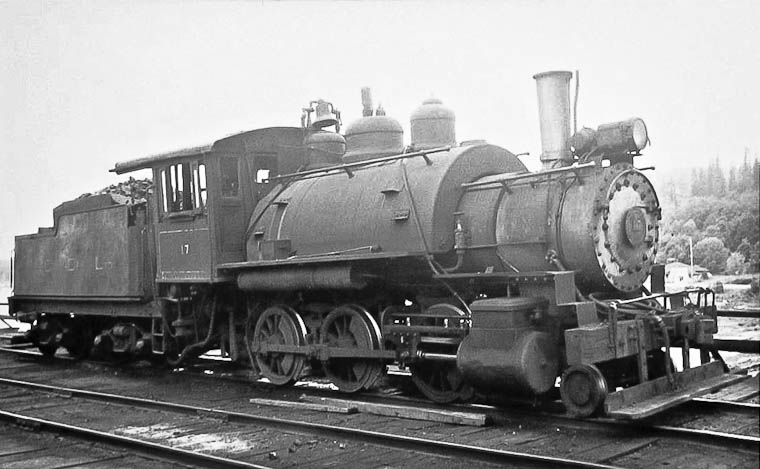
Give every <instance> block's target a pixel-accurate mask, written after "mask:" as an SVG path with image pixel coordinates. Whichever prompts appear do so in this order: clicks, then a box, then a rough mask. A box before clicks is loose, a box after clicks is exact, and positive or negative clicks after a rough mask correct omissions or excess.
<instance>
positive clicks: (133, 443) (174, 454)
mask: <svg viewBox="0 0 760 469" xmlns="http://www.w3.org/2000/svg"><path fill="white" fill-rule="evenodd" d="M0 419H2V420H5V421H7V422H10V423H15V424H20V425H26V426H29V427H32V428H34V429H40V430H48V431H51V432H56V433H64V434H68V435H71V436H75V437H78V438H84V439H86V440H88V441H93V440H94V441H97V442H100V443H106V444H109V445H113V446H118V447H120V448H123V449H127V450H130V451H135V452H138V453H139V454H140V455H141V456H145V455H147V456H152V457H157V458H161V459H168V460H170V461H171V462H177V463H183V464H192V465H197V466H200V467H209V468H244V469H271V468H269V467H268V466H261V465H258V464H252V463H247V462H244V461H239V460H235V459H229V458H223V457H220V456H213V455H210V454H204V453H197V452H193V451H188V450H184V449H180V448H174V447H171V446H166V445H161V444H158V443H153V442H150V441H145V440H139V439H137V438H130V437H127V436H121V435H115V434H113V433H108V432H103V431H99V430H93V429H91V428H84V427H77V426H75V425H69V424H66V423H61V422H54V421H52V420H45V419H41V418H37V417H29V416H27V415H21V414H16V413H13V412H6V411H4V410H0Z"/></svg>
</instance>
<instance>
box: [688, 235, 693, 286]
mask: <svg viewBox="0 0 760 469" xmlns="http://www.w3.org/2000/svg"><path fill="white" fill-rule="evenodd" d="M689 266H690V267H689V278H691V279H693V278H694V248H693V246H692V244H691V236H689Z"/></svg>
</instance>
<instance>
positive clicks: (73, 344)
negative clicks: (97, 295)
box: [61, 321, 94, 360]
mask: <svg viewBox="0 0 760 469" xmlns="http://www.w3.org/2000/svg"><path fill="white" fill-rule="evenodd" d="M93 338H94V337H93V334H92V329H91V327H90V326H89V325H87V324H86V323H85V322H84V321H82V322H75V323H72V324H69V325H68V326H67V327H64V329H63V339H62V341H61V345H63V347H64V348H65V349H66V351H67V352H68V353H69V355H71V356H72V357H74V358H76V359H79V360H81V359H84V358H87V356H88V355H89V354H90V349H91V348H92V340H93Z"/></svg>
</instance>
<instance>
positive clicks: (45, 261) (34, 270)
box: [9, 71, 732, 418]
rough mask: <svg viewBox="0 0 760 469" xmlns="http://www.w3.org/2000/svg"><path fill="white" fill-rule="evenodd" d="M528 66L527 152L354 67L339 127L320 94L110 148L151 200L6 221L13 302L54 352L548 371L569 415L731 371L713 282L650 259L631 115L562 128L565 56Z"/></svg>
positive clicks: (425, 376) (372, 379)
mask: <svg viewBox="0 0 760 469" xmlns="http://www.w3.org/2000/svg"><path fill="white" fill-rule="evenodd" d="M533 78H534V79H535V81H536V84H537V91H538V103H539V116H540V127H541V140H542V154H541V162H542V169H541V170H540V171H536V172H530V171H528V170H527V169H526V167H525V166H524V165H523V163H522V162H521V161H520V160H519V159H518V158H517V156H515V155H514V154H513V153H511V152H510V151H508V150H506V149H504V148H501V147H498V146H495V145H491V144H488V143H486V142H484V141H469V142H463V143H459V144H458V143H457V141H456V137H455V116H454V113H453V112H452V111H451V110H450V109H449V108H448V107H446V106H444V105H443V103H442V102H441V101H440V100H437V99H434V98H431V99H428V100H426V101H424V102H423V103H422V104H421V105H420V106H419V108H418V109H417V110H415V112H414V113H413V114H412V116H411V143H410V144H409V145H405V143H404V138H403V130H402V127H401V125H400V124H399V123H398V122H397V121H396V120H395V119H393V118H391V117H389V116H387V115H386V114H385V112H384V110H383V109H382V108H377V109H375V108H374V106H373V104H372V98H371V94H370V91H369V89H363V90H362V105H363V112H362V114H363V115H362V117H361V118H359V119H358V120H357V121H355V122H353V123H351V124H350V125H349V126H348V127H347V128H346V129H345V131H344V132H343V133H340V126H341V124H342V123H341V119H340V112H339V111H338V110H337V109H336V108H335V107H334V106H333V105H332V104H331V103H329V102H326V101H322V100H316V101H313V102H311V103H310V104H309V106H307V107H306V108H304V109H303V110H302V116H301V126H300V127H273V128H263V129H257V130H252V131H248V132H243V133H240V134H237V135H232V136H229V137H226V138H223V139H221V140H218V141H216V142H214V143H212V144H210V145H206V146H201V147H195V148H188V149H183V150H179V151H175V152H171V153H165V154H160V155H155V156H150V157H146V158H141V159H136V160H133V161H128V162H124V163H118V164H116V166H115V168H114V169H113V170H112V171H113V172H115V173H117V174H124V173H130V172H132V171H136V170H142V169H151V170H152V173H153V187H152V191H151V193H150V194H149V196H148V197H147V199H145V200H133V199H127V200H124V198H123V197H121V198H120V197H116V196H114V195H113V194H100V195H96V196H90V197H84V198H80V199H77V200H73V201H69V202H65V203H63V204H62V205H60V206H58V207H57V208H56V209H55V210H54V212H53V217H54V226H53V227H52V228H41V229H40V230H39V232H38V233H36V234H31V235H23V236H18V237H16V247H15V263H14V271H15V284H14V295H13V296H12V297H11V298H9V304H10V311H11V313H12V314H13V315H14V316H16V317H17V318H18V319H19V320H21V321H25V322H28V323H31V325H32V327H31V329H30V332H29V333H28V335H27V338H28V340H30V341H32V342H33V343H35V344H36V345H37V346H38V347H39V349H40V350H41V351H42V352H43V353H46V354H53V353H55V352H56V350H57V349H58V348H59V347H64V348H66V350H68V351H69V353H71V354H73V355H75V356H79V357H85V356H88V355H89V354H97V355H100V356H108V357H111V358H114V359H117V360H131V359H140V358H148V357H160V358H161V359H162V360H165V361H167V362H168V363H169V364H171V365H174V366H176V365H179V364H182V363H184V362H186V361H188V360H192V359H193V358H195V357H198V356H199V355H201V354H203V353H204V352H207V351H209V350H211V349H220V350H221V351H222V354H223V355H224V356H225V357H229V358H230V359H231V360H233V361H237V362H241V364H247V365H248V366H252V367H253V368H254V369H255V370H257V371H258V372H259V373H260V375H262V376H263V377H265V378H267V379H268V380H269V381H270V382H271V383H274V384H275V385H287V384H290V383H293V382H294V381H296V380H298V379H300V378H302V377H304V376H305V375H309V374H312V375H321V376H325V377H326V378H328V379H329V380H330V381H331V382H332V383H333V384H334V385H335V386H336V387H337V388H338V389H339V390H340V391H343V392H348V393H352V392H357V391H361V390H365V389H369V388H372V387H373V386H375V385H376V384H377V382H378V380H379V379H380V378H381V377H382V376H383V374H384V373H385V372H386V368H387V365H389V364H395V365H397V366H399V367H401V368H403V369H408V370H409V371H410V372H411V377H412V380H413V381H414V383H415V384H416V385H417V387H418V388H419V389H420V391H421V392H422V393H423V394H424V395H425V396H427V397H428V398H430V399H432V400H433V401H436V402H452V401H456V400H467V399H469V398H471V397H472V396H473V394H474V393H475V392H479V393H495V394H502V395H516V394H523V395H528V396H542V395H545V394H547V393H549V392H550V391H552V390H554V389H555V386H556V383H557V379H558V378H560V380H559V383H560V384H559V390H560V394H561V397H562V400H563V402H564V404H565V406H566V407H567V409H568V411H569V412H570V413H572V414H574V415H577V416H588V415H592V414H594V413H596V412H603V413H606V414H608V415H611V416H614V417H618V418H641V417H645V416H647V415H651V414H653V413H655V412H658V411H660V410H662V409H664V408H667V407H669V406H671V405H675V403H677V402H680V401H683V400H684V396H694V395H696V392H695V389H697V388H699V389H701V390H702V391H704V392H706V391H708V390H711V389H715V388H717V387H720V386H722V385H725V384H727V383H728V382H729V381H730V380H731V379H732V378H731V375H728V374H726V373H725V369H724V368H725V365H724V364H723V363H722V361H721V360H720V359H719V356H718V355H717V354H716V352H715V351H712V353H713V358H716V359H715V360H711V356H710V353H711V352H710V350H711V343H712V337H713V334H714V333H715V332H717V321H716V309H715V307H714V296H713V295H712V293H711V292H710V291H708V290H688V291H683V292H678V293H665V291H664V270H663V268H662V266H661V265H656V264H655V254H656V252H657V241H658V236H659V233H658V220H660V218H661V212H660V206H659V203H658V199H657V195H656V193H655V190H654V188H653V186H652V184H651V182H650V181H649V180H648V179H647V177H646V176H645V174H644V169H645V168H636V167H635V166H634V159H635V157H636V156H637V155H639V154H640V152H641V150H642V149H644V148H645V147H646V145H647V144H648V136H647V129H646V126H645V124H644V122H643V121H642V120H641V119H638V118H634V119H628V120H625V121H620V122H615V123H611V124H604V125H601V126H599V127H598V128H596V129H590V128H583V129H581V130H579V131H571V124H572V120H573V119H571V114H570V110H571V106H570V82H571V80H572V73H570V72H564V71H554V72H546V73H540V74H538V75H535V76H534V77H533ZM331 127H332V128H334V131H332V130H328V129H330V128H331ZM647 278H650V279H651V291H648V290H646V289H645V288H644V282H645V280H647ZM670 347H680V348H681V349H682V350H683V358H684V367H683V368H684V369H683V370H682V371H678V370H676V369H675V368H674V367H673V365H672V362H671V359H670ZM690 348H696V349H699V350H700V361H701V364H700V365H699V366H695V367H691V363H690V353H689V351H690Z"/></svg>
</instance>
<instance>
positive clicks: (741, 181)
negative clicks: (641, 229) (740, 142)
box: [657, 152, 760, 274]
mask: <svg viewBox="0 0 760 469" xmlns="http://www.w3.org/2000/svg"><path fill="white" fill-rule="evenodd" d="M747 153H748V152H745V156H744V161H743V163H742V164H740V165H737V166H736V167H731V168H728V177H726V173H725V172H724V170H723V168H722V167H721V165H720V161H719V160H718V159H717V158H716V159H715V160H714V161H712V162H711V163H710V164H709V165H708V167H707V168H693V169H692V171H691V180H690V190H689V193H688V194H678V191H677V190H676V186H675V185H674V184H673V183H672V182H670V183H669V186H670V187H668V188H667V190H666V191H665V192H666V197H665V200H663V202H664V204H663V205H664V206H665V207H666V208H667V210H663V220H662V222H661V225H660V241H659V245H658V252H657V261H658V262H668V261H673V260H675V261H679V262H683V263H686V264H688V263H689V262H690V256H691V255H692V254H693V256H694V263H695V264H698V265H701V266H702V267H704V268H706V269H708V270H709V271H710V272H712V273H714V274H715V273H726V274H744V273H751V272H758V271H760V162H759V161H758V159H757V158H755V159H754V161H753V162H750V160H749V157H748V155H747ZM686 174H688V172H686ZM690 240H691V250H690V245H689V244H690Z"/></svg>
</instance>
